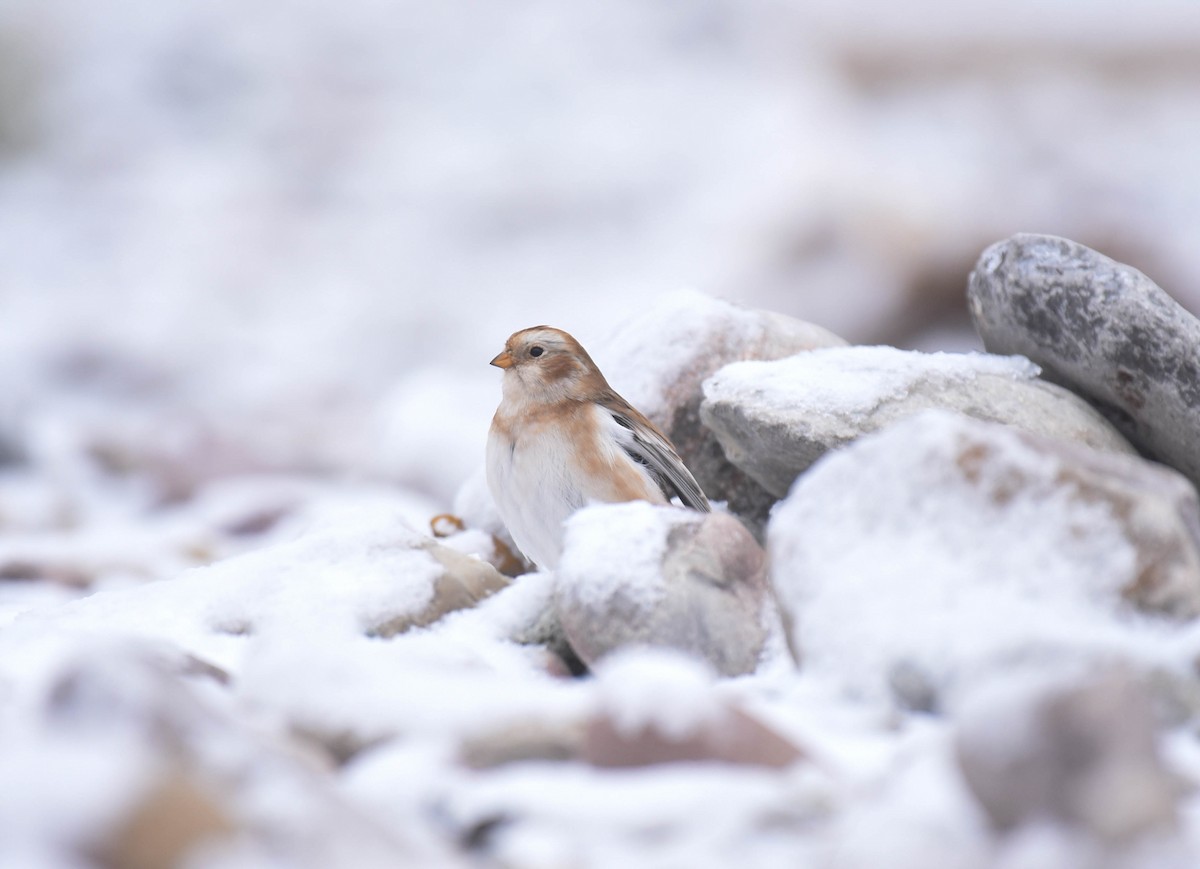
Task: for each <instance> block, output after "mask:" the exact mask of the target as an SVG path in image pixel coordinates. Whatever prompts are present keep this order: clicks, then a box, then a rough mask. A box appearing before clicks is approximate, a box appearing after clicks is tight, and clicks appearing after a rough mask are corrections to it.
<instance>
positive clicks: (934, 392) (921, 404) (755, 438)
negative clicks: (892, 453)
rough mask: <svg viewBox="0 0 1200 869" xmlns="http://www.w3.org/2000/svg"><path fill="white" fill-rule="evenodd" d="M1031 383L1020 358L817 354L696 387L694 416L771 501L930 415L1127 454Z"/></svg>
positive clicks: (736, 371) (847, 351)
mask: <svg viewBox="0 0 1200 869" xmlns="http://www.w3.org/2000/svg"><path fill="white" fill-rule="evenodd" d="M1037 375H1038V369H1037V366H1035V365H1033V364H1031V363H1030V362H1029V361H1028V360H1026V359H1023V358H1021V357H1000V356H988V355H986V354H982V353H918V352H911V351H909V352H906V351H903V350H897V349H895V348H892V347H845V348H834V349H828V350H817V351H814V352H812V353H805V354H802V355H799V356H795V357H793V358H791V359H784V360H779V361H776V362H743V363H739V364H737V365H730V366H727V367H725V368H723V369H721V370H720V371H718V372H717V373H716V374H715V375H714V376H713V377H711V378H709V379H708V380H707V381H706V382H705V384H704V395H705V399H704V403H703V404H702V405H701V407H700V415H701V419H702V420H703V421H704V424H705V425H706V426H708V428H709V429H711V430H712V431H713V432H714V433H715V434H716V436H717V439H718V440H719V441H720V443H721V446H722V448H723V449H724V451H725V455H726V456H727V457H728V458H729V460H730V461H731V462H733V463H734V464H735V465H737V466H738V467H740V468H741V469H742V470H744V471H745V472H746V473H748V474H749V475H750V476H751V477H753V478H754V479H755V480H757V481H758V482H759V483H760V484H761V485H762V486H763V487H764V488H765V489H766V490H767V491H769V492H771V493H773V494H774V495H775V496H777V497H782V496H783V495H784V494H786V493H787V490H788V487H789V486H791V484H792V481H793V480H794V479H795V478H796V477H797V475H799V474H801V473H803V472H804V470H805V469H806V468H808V467H809V466H810V465H811V464H812V463H813V462H815V461H816V460H817V459H818V458H820V457H821V456H822V455H824V453H826V452H827V451H829V450H831V449H836V448H837V447H840V446H843V445H845V444H847V443H849V442H850V441H852V440H854V439H855V438H857V437H860V436H862V435H864V434H867V433H869V432H873V431H877V430H879V429H881V428H883V427H885V426H887V425H889V424H891V423H893V422H895V421H897V420H900V419H903V418H905V417H907V416H911V415H912V414H914V413H917V412H919V411H921V410H926V409H930V408H941V409H944V410H952V411H956V412H958V413H963V414H966V415H968V416H972V417H975V418H976V419H983V420H988V421H991V422H1002V423H1007V424H1009V425H1012V426H1015V427H1017V428H1019V429H1022V430H1024V431H1028V432H1032V433H1034V434H1041V435H1047V436H1050V437H1059V438H1063V439H1065V440H1072V441H1077V442H1079V443H1083V444H1087V445H1089V446H1092V447H1096V448H1098V449H1105V450H1111V451H1113V452H1125V453H1132V452H1134V450H1133V448H1132V447H1131V446H1129V444H1128V443H1126V441H1125V439H1124V438H1122V437H1121V435H1120V434H1119V433H1118V432H1117V431H1116V430H1115V429H1114V428H1113V427H1112V426H1111V425H1109V423H1108V422H1106V421H1105V419H1104V418H1103V417H1102V416H1100V414H1099V413H1097V412H1096V411H1095V410H1094V409H1092V408H1091V407H1090V406H1089V405H1088V404H1087V403H1086V402H1085V401H1083V400H1082V399H1080V398H1078V397H1077V396H1075V395H1072V394H1071V393H1069V392H1067V391H1066V390H1065V389H1062V388H1061V387H1057V386H1054V385H1053V384H1050V383H1045V382H1043V381H1041V380H1039V379H1038V377H1037Z"/></svg>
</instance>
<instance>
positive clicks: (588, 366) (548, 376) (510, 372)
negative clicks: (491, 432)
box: [491, 326, 608, 403]
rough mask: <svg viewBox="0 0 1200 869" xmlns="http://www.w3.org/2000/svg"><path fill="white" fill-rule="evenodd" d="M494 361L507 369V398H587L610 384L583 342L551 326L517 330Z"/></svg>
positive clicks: (494, 363)
mask: <svg viewBox="0 0 1200 869" xmlns="http://www.w3.org/2000/svg"><path fill="white" fill-rule="evenodd" d="M491 364H492V365H495V366H496V367H497V368H503V369H504V394H505V397H506V398H513V399H517V400H522V401H534V402H545V403H553V402H557V401H564V400H586V399H587V398H589V397H590V396H591V395H592V394H594V393H597V392H599V391H602V390H604V389H606V388H607V387H608V384H607V383H606V382H605V380H604V376H603V375H602V374H601V373H600V369H598V368H597V367H596V363H595V362H593V361H592V357H591V356H589V355H588V353H587V351H586V350H584V349H583V347H582V346H581V345H580V343H579V342H578V341H576V340H575V339H574V338H572V337H571V336H570V335H568V334H567V333H566V332H564V331H562V330H561V329H555V328H553V327H551V326H532V327H530V328H528V329H522V330H521V331H520V332H514V333H513V334H512V335H511V336H510V337H509V339H508V341H506V342H505V344H504V350H503V351H501V352H500V353H499V354H498V355H497V356H496V358H495V359H493V360H492V363H491Z"/></svg>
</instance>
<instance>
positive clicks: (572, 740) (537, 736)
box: [459, 721, 584, 769]
mask: <svg viewBox="0 0 1200 869" xmlns="http://www.w3.org/2000/svg"><path fill="white" fill-rule="evenodd" d="M583 738H584V726H583V725H582V724H581V723H580V722H577V721H521V722H516V723H507V722H506V723H505V724H503V725H501V726H500V727H497V728H492V729H489V730H485V731H483V732H481V733H478V734H475V735H474V736H473V737H471V738H470V739H467V740H465V741H464V743H463V745H462V747H461V749H460V751H459V757H460V759H461V761H462V762H463V764H464V765H466V766H468V767H470V768H472V769H491V768H493V767H497V766H504V765H506V764H510V763H521V762H524V761H530V760H543V761H545V760H551V761H553V760H562V761H566V760H578V759H579V758H580V756H581V755H582V754H583Z"/></svg>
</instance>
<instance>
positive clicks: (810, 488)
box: [768, 411, 1200, 709]
mask: <svg viewBox="0 0 1200 869" xmlns="http://www.w3.org/2000/svg"><path fill="white" fill-rule="evenodd" d="M1196 517H1197V502H1196V494H1195V491H1194V490H1193V489H1192V487H1191V485H1190V484H1189V483H1188V482H1187V481H1186V480H1184V479H1183V478H1182V477H1180V476H1179V475H1178V474H1176V473H1175V472H1174V471H1171V470H1170V469H1168V468H1164V467H1162V466H1160V465H1157V464H1154V463H1151V462H1148V461H1146V460H1144V459H1141V458H1139V457H1136V456H1127V455H1115V454H1108V453H1101V452H1098V451H1096V450H1091V449H1088V448H1086V447H1082V446H1078V445H1074V444H1069V443H1066V442H1063V441H1059V440H1054V439H1050V438H1038V437H1035V436H1033V435H1027V434H1024V433H1021V432H1018V431H1016V430H1014V429H1012V428H1010V427H1007V426H1001V425H995V424H991V423H985V422H980V421H977V420H973V419H970V418H968V417H964V416H960V415H956V414H949V413H945V412H941V411H927V412H925V413H923V414H920V415H918V416H915V417H912V418H910V419H908V420H904V421H902V422H899V423H896V424H895V425H893V426H891V427H889V428H887V429H885V430H883V431H881V432H878V433H876V434H874V435H869V436H867V437H864V438H861V439H860V440H858V441H856V442H855V443H853V444H851V445H849V446H847V447H846V448H845V449H843V450H839V451H837V452H836V453H831V454H829V455H828V456H826V457H825V458H824V459H822V460H821V461H820V462H818V463H817V464H816V465H815V466H814V467H813V468H812V469H811V470H810V471H809V472H808V473H807V474H805V475H804V476H803V477H801V478H800V479H799V480H798V481H797V483H796V485H795V487H794V488H793V490H792V492H791V494H790V495H789V496H788V497H787V498H786V499H785V500H784V501H782V502H781V503H780V505H779V506H778V507H777V508H776V510H775V511H774V513H773V515H772V519H771V524H770V527H769V530H768V549H769V552H770V558H771V579H772V583H773V585H774V588H775V591H776V594H777V596H778V599H779V603H780V606H781V609H782V610H783V615H784V617H785V619H786V621H787V624H788V630H789V637H790V642H791V645H792V649H793V651H794V652H795V654H796V656H797V657H798V659H800V661H801V662H802V663H803V665H804V666H805V668H806V669H808V670H809V671H810V672H816V673H825V674H826V675H828V676H830V677H832V678H834V679H836V680H839V681H841V682H843V683H845V684H846V685H847V687H848V688H849V689H850V690H852V691H854V692H856V693H862V694H868V695H870V694H876V695H887V694H891V695H892V696H894V697H896V698H897V699H898V700H899V701H900V702H901V703H902V704H904V705H905V706H909V707H914V708H922V709H930V708H949V707H951V706H952V705H953V699H954V696H956V692H957V691H958V690H959V689H961V687H962V686H963V685H969V684H971V683H972V682H974V681H977V680H978V679H979V678H981V677H982V676H983V675H984V674H988V673H992V672H994V671H995V670H997V669H1004V668H1006V667H1008V666H1011V664H1012V663H1013V662H1014V661H1019V660H1036V661H1041V662H1048V661H1056V660H1089V661H1090V660H1094V659H1097V658H1107V657H1113V656H1117V657H1121V658H1123V659H1125V660H1129V661H1131V662H1137V663H1138V665H1139V666H1141V665H1145V666H1146V667H1150V666H1154V665H1155V661H1156V659H1155V657H1154V655H1152V654H1149V653H1148V651H1147V650H1148V649H1149V648H1150V647H1151V645H1152V644H1153V642H1154V640H1153V637H1157V636H1160V632H1161V630H1162V625H1161V624H1157V623H1154V622H1151V621H1149V620H1145V619H1130V618H1128V615H1129V609H1130V608H1131V607H1136V608H1138V609H1141V610H1144V611H1149V612H1154V613H1165V614H1171V615H1175V616H1183V617H1187V616H1194V615H1196V614H1197V613H1200V523H1198V522H1197V518H1196Z"/></svg>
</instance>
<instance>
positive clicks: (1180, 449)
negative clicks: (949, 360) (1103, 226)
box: [968, 235, 1200, 483]
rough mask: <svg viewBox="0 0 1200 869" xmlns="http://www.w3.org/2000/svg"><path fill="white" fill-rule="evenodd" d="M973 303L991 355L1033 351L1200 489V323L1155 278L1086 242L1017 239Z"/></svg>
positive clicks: (994, 260)
mask: <svg viewBox="0 0 1200 869" xmlns="http://www.w3.org/2000/svg"><path fill="white" fill-rule="evenodd" d="M968 301H969V304H970V309H971V316H972V318H973V319H974V321H975V328H976V329H977V330H978V331H979V334H980V336H981V337H982V338H983V342H984V345H985V346H986V347H987V348H988V349H989V350H992V351H994V352H997V353H1023V354H1025V355H1026V356H1028V357H1029V358H1030V359H1032V360H1033V361H1035V362H1037V363H1038V364H1039V365H1041V366H1043V367H1044V368H1045V371H1046V376H1047V377H1049V378H1050V379H1051V380H1054V381H1056V382H1058V383H1061V384H1063V385H1064V386H1067V387H1069V388H1071V389H1073V390H1075V391H1077V392H1078V393H1079V394H1080V395H1083V396H1086V397H1087V398H1088V399H1089V400H1091V401H1093V402H1094V403H1095V404H1096V405H1097V406H1098V407H1100V408H1102V409H1103V410H1104V411H1105V412H1106V413H1107V414H1108V416H1109V417H1110V418H1111V419H1112V420H1113V421H1114V422H1115V423H1116V424H1117V426H1118V427H1120V429H1121V430H1122V431H1123V432H1124V433H1125V434H1126V436H1127V437H1129V438H1130V440H1132V441H1133V442H1134V443H1135V444H1137V445H1138V446H1139V447H1141V448H1142V449H1144V450H1145V451H1146V452H1147V454H1149V455H1150V456H1152V457H1153V458H1156V459H1159V460H1160V461H1163V462H1166V463H1167V464H1169V465H1171V466H1172V467H1175V468H1178V469H1179V470H1180V471H1182V472H1183V473H1184V474H1186V475H1187V476H1188V478H1189V479H1191V480H1192V482H1193V483H1200V455H1198V454H1197V451H1196V437H1197V433H1200V386H1198V384H1200V320H1198V319H1197V318H1196V317H1193V316H1192V315H1191V314H1190V313H1188V312H1187V311H1186V310H1185V309H1184V308H1183V307H1182V306H1181V305H1180V304H1179V303H1178V302H1176V301H1175V300H1174V299H1172V298H1171V297H1170V296H1169V295H1167V293H1165V292H1164V291H1163V290H1162V289H1161V288H1160V287H1159V286H1158V285H1157V284H1155V283H1154V282H1153V281H1152V280H1150V279H1149V278H1148V277H1146V276H1145V275H1144V274H1142V273H1141V272H1139V271H1138V270H1137V269H1135V268H1133V267H1132V266H1127V265H1125V264H1124V263H1119V262H1116V261H1114V260H1111V259H1109V258H1108V257H1106V256H1104V255H1102V254H1099V253H1097V252H1096V251H1094V250H1092V249H1091V248H1088V247H1085V246H1084V245H1082V244H1078V243H1077V242H1073V241H1068V240H1067V239H1064V238H1055V237H1053V236H1047V235H1016V236H1013V237H1012V238H1010V239H1007V240H1006V241H1002V242H998V243H997V244H994V245H992V246H991V247H989V248H988V249H987V250H985V251H984V252H983V254H982V255H981V256H980V257H979V262H978V263H977V264H976V266H975V270H974V271H973V272H971V280H970V285H969V289H968Z"/></svg>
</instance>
